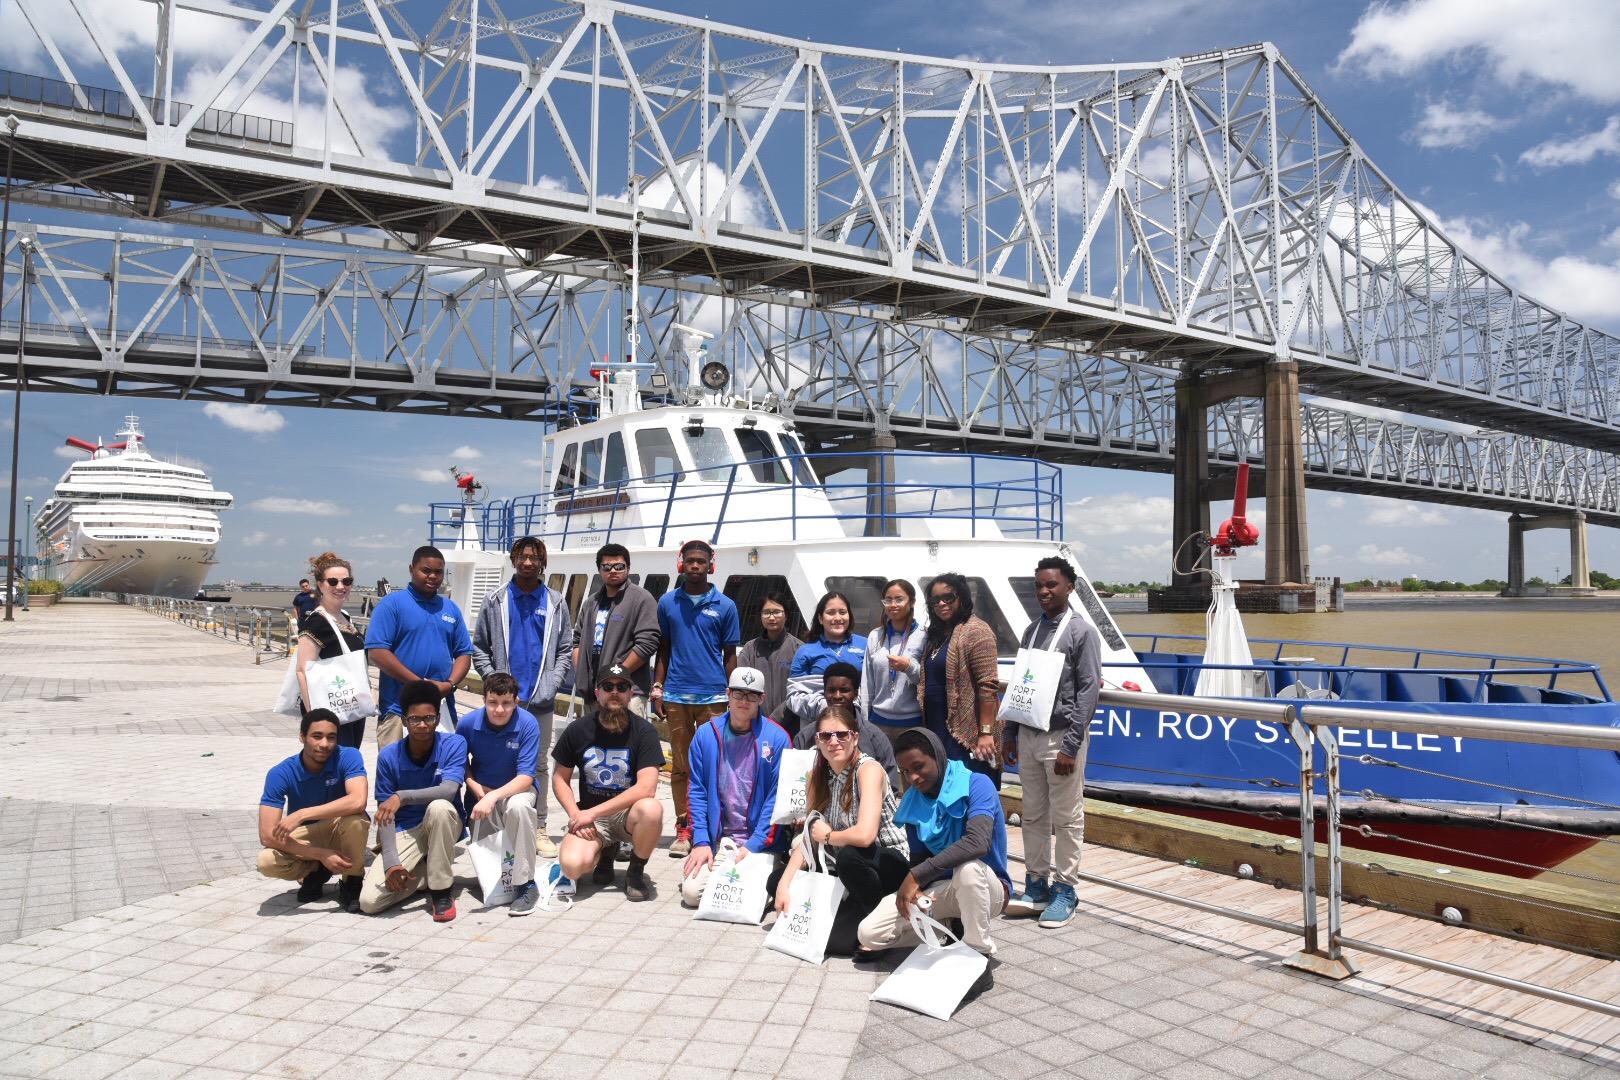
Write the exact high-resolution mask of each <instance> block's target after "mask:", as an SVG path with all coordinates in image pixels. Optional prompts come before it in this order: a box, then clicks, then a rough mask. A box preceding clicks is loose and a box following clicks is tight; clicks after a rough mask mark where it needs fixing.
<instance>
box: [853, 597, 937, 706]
mask: <svg viewBox="0 0 1620 1080" xmlns="http://www.w3.org/2000/svg"><path fill="white" fill-rule="evenodd" d="M916 610H917V587H916V586H915V585H913V584H912V583H911V582H909V581H907V580H906V579H905V578H895V579H894V580H893V581H888V582H885V583H884V585H883V625H882V626H876V627H873V628H872V632H871V633H870V634H868V635H866V667H865V669H864V670H863V671H862V672H861V696H860V700H859V702H858V703H857V705H856V708H857V709H859V710H860V712H861V714H862V715H864V716H865V717H866V719H867V720H868V721H870V722H871V723H874V724H877V725H878V726H879V727H881V728H883V729H884V730H885V732H886V733H887V734H888V735H889V736H890V737H891V738H892V737H893V736H895V735H898V734H900V732H902V731H904V730H905V729H906V728H914V727H921V726H922V710H921V708H919V707H918V705H917V679H918V677H919V676H920V675H921V674H922V653H923V643H924V641H925V640H926V638H927V634H926V632H925V631H924V630H923V628H922V627H920V626H918V625H917V617H916Z"/></svg>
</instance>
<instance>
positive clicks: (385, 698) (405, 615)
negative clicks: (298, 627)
mask: <svg viewBox="0 0 1620 1080" xmlns="http://www.w3.org/2000/svg"><path fill="white" fill-rule="evenodd" d="M442 584H444V553H443V552H442V551H440V550H439V549H438V548H436V547H433V546H431V545H426V544H424V545H423V546H422V547H419V548H417V549H416V553H415V554H413V555H412V556H411V584H410V586H409V587H408V588H404V589H400V590H398V591H396V592H391V593H389V594H388V595H387V596H385V597H383V598H382V599H381V600H380V601H378V603H377V607H376V610H374V611H373V612H372V613H371V624H370V625H369V626H368V627H367V628H366V653H367V655H368V656H369V657H370V658H371V662H372V664H373V665H375V666H376V668H377V710H378V716H377V749H378V750H382V749H383V748H384V747H387V746H391V745H393V744H394V743H396V742H398V741H399V740H400V739H401V738H402V737H403V736H404V734H405V728H404V724H403V723H402V722H401V717H402V715H403V714H402V712H401V711H400V707H399V693H400V688H401V687H402V686H405V685H407V684H408V683H413V682H416V681H417V680H418V679H426V680H427V681H429V682H431V683H433V685H434V686H436V687H438V689H439V695H440V696H441V697H442V698H444V700H445V701H446V702H447V703H448V705H449V709H450V719H451V720H452V721H454V720H455V716H456V687H458V686H460V685H461V680H462V679H465V678H466V677H467V670H468V668H470V667H472V655H473V646H472V638H471V636H469V635H468V633H467V622H466V620H465V619H463V618H462V617H461V609H460V608H459V607H457V606H456V602H455V601H454V600H451V599H450V598H449V597H447V596H440V595H439V586H440V585H442Z"/></svg>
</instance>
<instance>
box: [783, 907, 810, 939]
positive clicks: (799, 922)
mask: <svg viewBox="0 0 1620 1080" xmlns="http://www.w3.org/2000/svg"><path fill="white" fill-rule="evenodd" d="M814 923H815V904H814V903H813V902H812V901H811V899H810V898H809V897H805V900H804V903H802V904H800V905H799V906H798V907H797V908H795V909H794V910H793V911H792V912H791V913H789V915H788V921H787V925H786V926H784V927H783V928H782V936H783V937H787V938H792V939H793V940H794V941H809V940H810V928H811V926H812V925H814Z"/></svg>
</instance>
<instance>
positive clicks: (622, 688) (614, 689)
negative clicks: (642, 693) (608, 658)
mask: <svg viewBox="0 0 1620 1080" xmlns="http://www.w3.org/2000/svg"><path fill="white" fill-rule="evenodd" d="M596 688H597V689H598V690H606V691H607V692H608V693H610V694H628V693H629V692H630V691H631V689H632V687H631V685H630V684H629V683H627V682H605V683H597V684H596Z"/></svg>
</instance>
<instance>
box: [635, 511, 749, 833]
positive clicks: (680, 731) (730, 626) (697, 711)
mask: <svg viewBox="0 0 1620 1080" xmlns="http://www.w3.org/2000/svg"><path fill="white" fill-rule="evenodd" d="M679 565H680V571H681V587H680V588H678V589H671V590H670V591H669V592H667V593H665V594H664V595H663V598H662V599H660V600H659V601H658V630H659V633H660V634H661V635H662V640H660V641H659V643H658V667H657V672H656V675H655V676H654V682H653V685H652V702H653V707H654V708H655V709H659V708H661V709H662V711H663V714H664V722H665V724H666V725H667V726H668V728H669V749H670V763H669V791H670V795H671V797H672V798H673V799H674V802H675V842H674V843H673V844H671V845H670V847H669V854H670V857H671V858H676V859H681V858H685V857H686V856H687V855H690V854H691V853H692V818H691V815H690V813H689V808H688V806H687V799H688V796H689V792H688V783H689V779H690V776H691V769H690V767H689V765H688V763H687V755H688V753H689V751H690V749H691V746H692V736H693V734H694V733H695V732H696V731H697V729H698V728H699V727H702V726H703V725H704V724H707V723H708V722H709V721H710V720H713V719H714V718H715V717H716V716H719V715H720V714H721V713H723V712H725V711H726V680H727V679H728V678H729V677H730V675H731V669H732V668H734V667H736V666H737V644H738V642H739V640H740V639H741V638H742V633H741V627H740V625H739V623H738V620H737V605H736V604H734V603H732V602H731V599H730V597H728V596H726V595H725V594H724V593H722V592H721V591H720V590H719V589H717V588H715V587H714V586H713V585H711V584H709V575H710V574H712V573H714V548H712V547H710V546H709V544H708V542H707V541H704V540H688V541H687V542H686V543H684V544H682V545H681V559H680V564H679Z"/></svg>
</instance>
